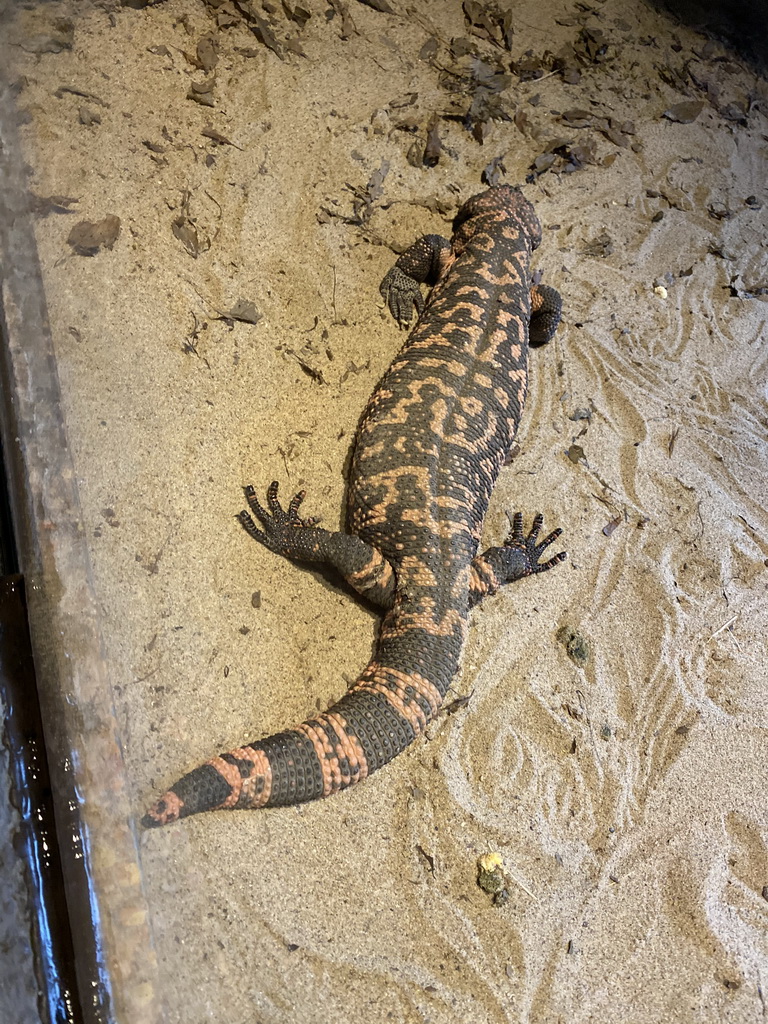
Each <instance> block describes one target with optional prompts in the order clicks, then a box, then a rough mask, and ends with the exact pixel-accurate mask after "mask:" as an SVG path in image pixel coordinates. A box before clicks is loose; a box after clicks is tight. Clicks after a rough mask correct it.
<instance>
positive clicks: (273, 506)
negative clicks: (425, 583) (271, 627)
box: [237, 481, 395, 608]
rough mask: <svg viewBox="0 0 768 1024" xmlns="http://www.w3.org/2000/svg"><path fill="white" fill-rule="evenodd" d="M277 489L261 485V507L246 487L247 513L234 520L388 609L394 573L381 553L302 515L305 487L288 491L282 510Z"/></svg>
mask: <svg viewBox="0 0 768 1024" xmlns="http://www.w3.org/2000/svg"><path fill="white" fill-rule="evenodd" d="M277 492H278V485H277V482H276V481H273V482H272V483H271V484H270V485H269V487H268V488H267V507H266V508H264V507H263V506H262V505H261V503H260V502H259V499H258V498H257V497H256V491H255V489H254V488H253V487H251V486H250V485H249V486H248V487H246V488H245V498H246V501H247V502H248V507H249V509H250V512H248V511H245V510H244V511H242V512H241V513H240V514H239V515H238V517H237V519H238V521H239V522H240V525H241V526H242V527H243V529H244V530H245V531H246V533H247V534H248V535H249V536H250V537H253V539H254V540H256V541H258V542H259V543H260V544H263V545H264V547H266V548H269V550H270V551H274V553H275V554H277V555H283V557H284V558H290V559H291V560H292V561H296V562H307V563H314V564H316V565H324V566H327V567H329V568H331V569H333V570H334V571H335V572H337V573H338V574H339V575H340V576H342V577H343V578H344V579H345V580H346V582H347V583H348V584H349V585H350V586H351V587H352V588H353V589H354V590H356V591H357V593H358V594H361V595H362V596H363V597H365V598H367V600H369V601H371V602H372V603H373V604H376V605H378V606H380V607H382V608H389V607H391V605H392V602H393V600H394V596H395V573H394V570H393V569H392V566H391V565H390V564H389V562H388V561H387V560H386V559H385V558H384V556H383V555H382V554H381V552H380V551H378V550H377V549H376V548H374V547H373V546H372V545H370V544H366V542H365V541H364V540H361V538H360V537H358V536H356V535H355V534H352V533H343V532H341V531H340V530H324V529H322V528H321V527H319V526H318V525H317V524H318V522H319V520H318V519H317V518H316V517H315V516H311V517H308V518H306V519H302V518H301V516H300V515H299V508H300V507H301V503H302V502H303V500H304V497H305V493H306V492H305V491H299V492H298V493H297V494H294V496H293V497H292V498H291V500H290V501H289V503H288V506H287V508H283V506H282V505H281V504H280V501H279V499H278V497H277ZM251 512H252V513H253V515H251ZM254 517H255V519H254ZM255 520H258V523H259V525H258V526H257V525H256V521H255Z"/></svg>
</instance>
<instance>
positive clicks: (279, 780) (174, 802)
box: [141, 660, 447, 828]
mask: <svg viewBox="0 0 768 1024" xmlns="http://www.w3.org/2000/svg"><path fill="white" fill-rule="evenodd" d="M446 688H447V682H446V684H445V685H444V686H440V687H438V686H436V685H435V684H434V683H432V682H430V680H428V679H427V678H425V677H424V676H422V675H421V674H419V673H418V672H403V671H400V670H398V669H394V668H388V667H384V666H382V665H380V664H379V663H378V662H377V661H376V660H374V661H372V662H371V663H370V665H368V667H367V668H366V670H365V671H364V672H363V674H362V675H361V676H360V678H359V680H358V681H357V683H356V684H355V685H354V686H353V687H352V689H351V690H349V691H348V692H347V693H346V694H345V695H344V696H343V697H342V698H341V700H339V701H338V702H337V703H336V704H334V705H333V706H332V707H330V708H329V709H328V710H327V711H326V712H324V713H323V714H320V715H318V716H317V717H316V718H311V719H308V720H307V721H306V722H302V724H301V725H298V726H297V727H296V728H294V729H288V730H286V731H285V732H279V733H275V735H273V736H268V737H267V738H266V739H263V740H257V741H255V742H253V743H248V744H246V745H245V746H243V747H238V748H237V749H235V750H230V751H228V752H227V753H225V754H220V755H219V756H218V757H214V758H211V760H210V761H207V762H206V763H205V764H203V765H200V766H199V767H198V768H195V769H193V770H192V771H191V772H190V773H189V774H188V775H185V776H184V777H183V778H182V779H180V780H179V781H178V782H177V783H176V784H175V785H174V786H172V787H171V788H170V789H169V790H168V792H167V793H165V794H164V795H163V796H162V797H160V799H159V800H158V801H157V802H156V803H155V804H153V806H152V807H151V808H150V810H149V811H148V812H147V813H146V814H145V815H144V817H143V818H142V821H141V823H142V825H143V826H144V827H145V828H156V827H158V826H160V825H167V824H170V823H171V822H174V821H177V820H178V819H179V818H185V817H188V816H189V815H190V814H199V813H200V812H202V811H213V810H218V809H228V810H237V809H244V808H257V807H276V806H281V805H285V804H298V803H304V802H305V801H308V800H317V799H319V798H320V797H326V796H331V794H333V793H337V792H338V791H339V790H341V789H347V788H348V787H349V786H352V785H354V784H355V783H356V782H360V781H362V780H363V779H364V778H366V777H367V776H368V775H370V774H371V773H372V772H375V771H376V770H377V769H378V768H381V767H382V766H383V765H385V764H387V762H388V761H391V760H392V758H393V757H396V756H397V754H399V753H400V752H401V751H403V750H405V748H406V747H407V746H409V745H410V744H411V743H412V742H413V741H414V740H415V739H416V737H417V736H419V735H420V734H421V733H422V732H423V731H424V729H425V728H426V726H427V724H428V722H430V721H431V719H432V718H434V716H435V715H436V714H437V712H438V710H439V708H440V705H441V704H442V700H443V696H444V693H445V689H446Z"/></svg>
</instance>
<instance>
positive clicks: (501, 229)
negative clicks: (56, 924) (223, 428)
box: [143, 185, 565, 827]
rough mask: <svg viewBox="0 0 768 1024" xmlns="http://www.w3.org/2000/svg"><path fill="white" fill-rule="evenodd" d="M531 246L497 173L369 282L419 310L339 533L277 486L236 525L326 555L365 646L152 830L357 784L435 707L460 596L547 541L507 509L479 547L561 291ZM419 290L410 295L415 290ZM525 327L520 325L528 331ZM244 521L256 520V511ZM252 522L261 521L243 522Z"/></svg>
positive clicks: (473, 597)
mask: <svg viewBox="0 0 768 1024" xmlns="http://www.w3.org/2000/svg"><path fill="white" fill-rule="evenodd" d="M540 240H541V227H540V225H539V222H538V220H537V218H536V215H535V213H534V210H533V207H532V206H531V204H530V203H529V202H528V201H527V200H526V199H525V198H524V197H523V196H522V194H521V193H520V192H518V191H517V190H516V189H513V188H511V187H510V186H506V185H502V186H496V187H494V188H491V189H488V190H487V191H485V192H483V193H480V194H479V195H477V196H474V197H473V198H472V199H470V200H469V201H468V202H466V203H465V204H464V205H463V206H462V207H461V208H460V210H459V212H458V214H457V216H456V218H455V220H454V230H453V238H452V241H451V242H448V241H447V240H446V239H443V238H440V237H439V236H436V235H427V236H425V237H424V238H422V239H421V240H420V241H419V242H417V243H416V244H415V245H413V246H411V247H410V248H409V249H408V250H407V251H406V252H405V253H403V255H402V256H401V257H400V258H399V259H398V260H397V263H396V264H395V267H393V269H392V270H391V271H390V272H389V273H388V274H387V276H386V277H385V278H384V281H383V282H382V286H381V288H382V293H383V294H384V296H385V298H386V299H387V301H388V304H389V308H390V310H391V312H392V314H393V316H394V317H395V318H396V319H397V320H398V322H399V323H400V324H401V326H402V325H403V324H407V323H408V322H409V320H410V316H411V312H412V309H413V307H414V306H416V308H417V309H418V311H419V313H420V316H419V319H418V321H417V323H416V326H415V327H414V329H413V331H412V332H411V333H410V335H409V337H408V339H407V341H406V343H405V345H404V347H403V348H402V350H401V351H400V353H399V354H398V355H397V357H396V358H395V360H394V362H393V363H392V365H391V366H390V368H389V370H388V371H387V372H386V374H385V375H384V377H383V378H382V380H381V381H380V383H379V385H378V386H377V388H376V390H375V391H374V393H373V395H372V396H371V399H370V401H369V402H368V405H367V407H366V410H365V412H364V414H363V416H362V419H361V421H360V425H359V427H358V431H357V435H356V439H355V445H354V452H353V457H352V463H351V470H350V476H349V483H348V490H347V522H348V528H349V532H347V533H343V532H330V531H327V530H324V529H321V528H320V527H318V526H316V525H315V521H314V520H312V519H302V518H301V517H300V516H299V507H300V504H301V502H302V500H303V498H304V494H303V492H302V493H299V494H297V495H296V496H295V497H294V498H292V499H291V501H290V503H289V505H288V507H287V509H283V507H282V506H281V504H280V502H279V501H278V497H277V484H276V483H273V484H272V485H270V487H269V489H268V492H267V506H266V508H264V507H262V505H261V504H260V503H259V501H258V499H257V497H256V493H255V491H254V489H253V488H252V487H247V488H246V489H245V493H246V498H247V501H248V504H249V507H250V510H251V512H252V513H253V515H251V514H249V513H248V512H242V513H241V514H240V516H239V519H240V522H241V523H242V525H243V526H244V528H245V529H246V530H247V531H248V533H249V534H250V535H251V536H252V537H254V538H255V539H256V540H258V541H260V542H261V543H262V544H264V545H265V546H267V547H268V548H270V549H271V550H272V551H275V552H277V553H280V554H282V555H284V556H286V557H288V558H291V559H292V560H295V561H299V562H309V563H311V562H314V563H323V564H326V565H330V566H332V567H333V568H334V569H335V570H336V571H338V572H339V573H340V574H341V575H342V576H343V577H344V578H345V579H346V580H347V582H348V583H349V584H350V585H351V586H352V587H353V588H354V589H356V590H357V591H358V592H359V593H360V594H362V595H364V596H365V597H366V598H367V599H369V600H370V601H372V602H374V603H375V604H377V605H378V606H380V607H381V609H382V611H383V613H384V614H383V620H382V624H381V629H380V632H379V638H378V642H377V645H376V650H375V652H374V655H373V658H372V660H371V662H370V664H369V665H368V666H367V667H366V668H365V669H364V671H363V672H362V674H361V675H360V677H359V678H358V680H357V682H356V683H355V685H354V686H353V687H352V688H351V689H350V690H349V691H348V692H347V693H346V694H345V695H344V696H343V697H342V698H341V699H340V700H339V701H338V702H337V703H336V704H334V705H333V706H332V707H331V708H329V709H328V710H327V711H326V712H324V713H323V714H318V715H316V716H315V717H313V718H311V719H308V720H307V721H305V722H303V723H301V724H300V725H298V726H297V727H295V728H293V729H289V730H286V731H284V732H280V733H277V734H275V735H273V736H269V737H267V738H265V739H262V740H257V741H254V742H253V743H249V744H246V745H245V746H243V747H240V748H238V749H235V750H232V751H229V752H227V753H224V754H221V755H219V756H218V757H215V758H212V759H211V760H210V761H208V762H207V763H206V764H204V765H201V766H200V767H198V768H195V769H194V770H193V771H192V772H190V773H189V774H188V775H186V776H184V777H183V778H182V779H181V780H179V782H177V783H176V784H175V785H174V786H172V787H171V789H170V790H169V791H168V792H167V793H165V794H164V795H163V796H162V797H161V798H160V799H159V800H158V801H157V802H156V803H155V804H154V805H153V807H152V808H151V809H150V811H149V812H148V813H147V814H146V815H145V817H144V818H143V824H144V825H146V826H149V827H152V826H157V825H163V824H166V823H168V822H171V821H175V820H177V819H178V818H181V817H186V816H187V815H190V814H195V813H198V812H200V811H206V810H214V809H217V808H229V809H235V808H255V807H264V806H275V805H280V804H293V803H300V802H303V801H306V800H313V799H316V798H318V797H325V796H329V795H330V794H332V793H335V792H337V791H338V790H341V789H346V788H347V787H348V786H351V785H353V784H354V783H356V782H359V781H360V780H362V779H364V778H365V777H366V776H367V775H370V774H371V772H373V771H375V770H377V769H378V768H381V767H382V766H383V765H384V764H386V763H387V762H388V761H390V760H391V759H392V758H393V757H395V756H396V755H397V754H398V753H400V752H401V751H402V750H404V749H405V748H406V747H407V746H408V745H409V744H410V743H412V742H413V740H414V739H415V738H416V737H417V736H419V735H420V734H421V733H422V732H423V731H424V729H425V728H426V726H427V724H428V722H429V721H430V720H431V719H432V718H433V717H434V716H435V715H436V714H437V712H438V710H439V708H440V706H441V704H442V702H443V699H444V697H445V694H446V692H447V690H448V687H449V686H450V685H451V682H452V680H453V679H454V677H455V675H456V672H457V671H458V667H459V659H460V655H461V651H462V647H463V644H464V639H465V636H466V631H467V623H468V618H469V614H470V609H471V607H472V606H473V605H474V604H475V603H477V601H479V600H481V599H482V598H483V597H484V596H485V595H486V594H489V593H494V592H495V591H496V590H497V589H498V588H499V587H500V586H501V585H502V584H504V583H508V582H512V581H513V580H517V579H520V578H522V577H524V576H527V575H530V574H531V573H535V572H541V571H544V570H546V569H549V568H551V567H553V566H554V565H556V564H557V563H558V562H559V561H561V560H562V559H563V558H565V555H564V554H563V553H561V554H559V555H556V556H555V557H553V558H550V559H549V560H548V561H546V562H543V563H542V562H540V558H541V556H542V554H543V552H544V550H545V549H546V548H547V547H548V546H549V545H550V544H551V543H552V541H553V540H555V538H556V537H558V536H559V534H560V532H561V531H560V530H555V531H554V532H553V533H551V534H550V535H549V536H548V537H546V538H545V539H544V540H542V541H539V540H538V533H539V530H540V528H541V523H542V519H541V516H539V515H537V516H536V517H535V519H534V522H533V527H532V529H531V531H530V533H529V534H528V535H527V536H524V534H523V528H522V516H521V515H520V514H519V513H517V514H516V515H515V517H514V519H513V529H512V532H511V534H510V536H509V538H508V539H507V541H506V542H505V543H504V545H502V546H500V547H492V548H490V549H488V550H487V551H485V552H484V553H483V554H481V555H477V548H478V544H479V541H480V533H481V530H482V526H483V520H484V518H485V514H486V510H487V508H488V501H489V498H490V495H491V491H492V489H493V486H494V484H495V482H496V478H497V476H498V474H499V471H500V469H501V467H502V465H503V463H504V460H505V458H506V456H507V453H508V452H509V449H510V446H511V444H512V440H513V438H514V435H515V433H516V431H517V428H518V425H519V422H520V415H521V412H522V408H523V403H524V400H525V395H526V390H527V381H528V373H527V360H528V348H529V343H530V344H543V343H544V342H546V341H548V340H549V339H550V338H551V336H552V335H553V334H554V332H555V330H556V328H557V325H558V322H559V319H560V297H559V295H558V294H557V292H555V291H554V290H553V289H551V288H547V287H544V286H541V285H539V284H538V283H535V282H534V279H533V278H532V277H531V272H530V266H529V262H530V255H531V252H532V250H533V249H535V248H536V247H537V246H538V244H539V242H540ZM422 283H427V284H431V285H432V291H431V293H430V295H429V299H428V300H427V302H426V304H425V303H424V301H423V299H422V296H421V291H420V284H422ZM529 328H530V331H529ZM254 517H255V519H254ZM256 520H258V525H257V522H256Z"/></svg>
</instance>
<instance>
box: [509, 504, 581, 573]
mask: <svg viewBox="0 0 768 1024" xmlns="http://www.w3.org/2000/svg"><path fill="white" fill-rule="evenodd" d="M543 522H544V516H543V515H542V514H541V512H537V513H536V515H535V516H534V517H533V523H532V525H531V530H530V533H529V534H528V536H527V537H526V536H525V535H524V534H523V513H522V512H515V514H514V516H513V517H512V531H511V533H510V534H509V536H508V537H507V539H506V540H505V541H504V547H503V548H502V549H501V550H502V551H508V552H510V553H511V554H512V553H514V555H515V556H516V561H517V562H518V564H521V565H522V566H523V567H524V568H523V571H522V572H520V571H517V572H515V574H514V579H518V578H519V577H520V576H532V575H533V574H534V573H537V572H546V571H547V569H554V567H555V566H556V565H559V564H560V562H564V561H565V559H566V558H567V557H568V556H567V554H566V553H565V551H561V552H560V553H559V554H557V555H555V556H554V557H553V558H550V559H549V560H548V561H546V562H541V561H540V559H541V556H542V555H543V554H544V551H545V550H546V548H548V547H549V545H550V544H552V543H553V542H554V541H556V540H557V538H558V537H559V536H560V534H561V533H562V532H563V531H562V530H561V529H560V527H559V526H558V528H557V529H556V530H553V531H552V533H549V534H547V536H546V537H545V538H544V540H539V531H540V530H541V526H542V523H543ZM537 542H538V543H537Z"/></svg>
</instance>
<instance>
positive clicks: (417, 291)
mask: <svg viewBox="0 0 768 1024" xmlns="http://www.w3.org/2000/svg"><path fill="white" fill-rule="evenodd" d="M379 291H380V292H381V295H382V298H383V299H384V301H385V302H386V304H387V305H388V306H389V311H390V313H391V314H392V316H393V317H394V318H395V320H397V325H398V327H399V328H400V329H401V330H402V329H403V328H407V327H410V325H411V317H412V316H413V307H414V306H415V307H416V312H417V313H418V315H419V316H421V314H422V311H423V310H424V296H423V295H422V294H421V288H420V286H419V282H418V281H417V280H416V279H415V278H413V277H410V276H409V275H408V274H406V273H405V272H404V271H403V270H401V269H400V268H399V267H392V269H391V270H390V271H389V273H388V274H386V275H385V277H384V280H383V281H382V282H381V284H380V285H379Z"/></svg>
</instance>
